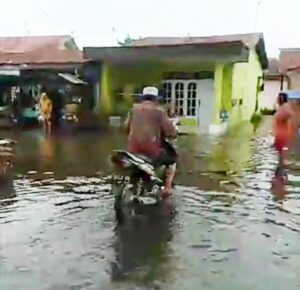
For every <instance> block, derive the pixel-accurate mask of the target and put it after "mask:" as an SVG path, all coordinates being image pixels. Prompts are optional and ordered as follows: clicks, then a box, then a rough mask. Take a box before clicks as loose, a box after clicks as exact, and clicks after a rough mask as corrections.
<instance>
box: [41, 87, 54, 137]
mask: <svg viewBox="0 0 300 290" xmlns="http://www.w3.org/2000/svg"><path fill="white" fill-rule="evenodd" d="M39 110H40V112H41V115H42V118H43V124H44V131H45V133H46V134H50V133H51V116H52V101H51V100H50V98H49V97H48V94H47V93H46V92H43V93H42V94H41V97H40V101H39Z"/></svg>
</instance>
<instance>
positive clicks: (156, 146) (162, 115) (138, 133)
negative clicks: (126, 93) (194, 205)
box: [126, 87, 177, 197]
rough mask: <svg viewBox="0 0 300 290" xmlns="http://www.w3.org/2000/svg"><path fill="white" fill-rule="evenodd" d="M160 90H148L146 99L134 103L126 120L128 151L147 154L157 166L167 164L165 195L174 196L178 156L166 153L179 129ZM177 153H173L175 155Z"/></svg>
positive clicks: (144, 93)
mask: <svg viewBox="0 0 300 290" xmlns="http://www.w3.org/2000/svg"><path fill="white" fill-rule="evenodd" d="M157 98H158V89H157V88H156V87H145V88H144V90H143V100H142V102H141V103H138V104H134V105H133V108H132V109H131V111H130V112H129V114H128V117H127V120H126V127H127V132H128V133H129V136H128V150H129V152H131V153H133V154H143V155H145V156H147V157H149V158H151V159H152V160H154V164H156V165H159V164H165V165H167V166H168V167H167V171H166V180H165V187H164V190H163V192H162V195H163V196H164V197H165V196H168V195H170V194H171V193H172V183H173V179H174V177H175V173H176V163H177V154H174V152H166V151H167V150H166V149H165V148H164V146H163V141H164V140H165V139H175V138H176V137H177V132H176V128H175V127H174V125H173V123H172V122H171V121H170V119H169V118H168V116H167V114H166V112H165V111H164V110H163V108H161V107H160V106H159V104H158V100H157ZM172 153H173V154H172Z"/></svg>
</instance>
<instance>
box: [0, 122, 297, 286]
mask: <svg viewBox="0 0 300 290" xmlns="http://www.w3.org/2000/svg"><path fill="white" fill-rule="evenodd" d="M269 129H270V120H267V121H266V122H265V123H264V124H263V126H262V128H260V130H259V131H258V132H257V133H256V134H255V135H253V134H249V133H248V132H246V131H241V132H240V133H236V134H235V135H234V136H233V135H229V136H224V137H219V138H209V137H204V136H203V137H192V136H190V137H186V136H185V137H184V136H183V137H180V138H179V140H178V147H179V152H180V165H179V173H178V177H177V181H176V182H177V184H178V185H177V187H176V189H175V191H174V196H173V197H172V198H171V199H170V200H168V201H166V202H164V203H163V204H162V205H161V207H160V208H158V209H156V211H155V212H153V213H152V214H151V215H147V216H143V217H141V218H140V219H138V220H129V221H127V222H126V223H124V224H122V225H120V226H117V224H116V221H115V218H114V211H113V197H112V196H111V195H110V194H109V189H110V186H109V184H107V178H106V177H107V176H108V175H109V173H110V168H109V163H108V155H109V153H110V152H111V150H112V149H115V148H123V147H124V146H125V141H126V139H125V137H124V136H122V135H121V134H117V133H115V134H111V135H110V136H107V135H103V134H100V133H97V134H95V133H93V134H92V133H86V134H77V135H60V136H57V137H52V138H45V137H44V136H43V134H42V132H40V131H27V132H21V133H9V132H1V137H3V136H5V137H7V136H8V135H10V136H11V137H13V138H15V139H17V140H18V142H19V143H18V145H17V147H16V154H17V157H16V161H15V167H14V175H15V177H14V180H13V183H12V184H11V186H9V185H8V186H7V188H5V189H2V193H1V197H0V198H1V199H0V289H1V290H2V289H3V290H19V289H21V290H23V289H24V290H27V289H28V290H30V289H39V290H44V289H45V290H46V289H47V290H50V289H53V290H60V289H61V290H66V289H73V290H75V289H76V290H77V289H86V290H91V289H95V290H96V289H97V290H102V289H103V290H110V289H121V290H125V289H130V290H131V289H164V290H168V289H170V290H177V289H178V290H181V289H188V290H194V289H195V290H196V289H203V290H205V289H207V290H235V289H240V290H248V289H249V290H250V289H251V290H253V289H255V290H283V289H286V290H294V289H295V290H296V289H300V277H299V274H298V273H299V269H300V262H299V260H300V246H299V241H300V163H299V160H297V158H296V157H295V156H293V155H291V156H290V158H289V162H288V172H287V173H288V178H289V181H288V184H287V186H286V188H285V189H284V190H283V189H281V190H278V189H276V188H275V189H271V179H272V177H273V175H274V170H275V167H276V163H277V158H276V154H275V152H274V150H273V149H272V148H271V142H272V139H271V137H270V133H269Z"/></svg>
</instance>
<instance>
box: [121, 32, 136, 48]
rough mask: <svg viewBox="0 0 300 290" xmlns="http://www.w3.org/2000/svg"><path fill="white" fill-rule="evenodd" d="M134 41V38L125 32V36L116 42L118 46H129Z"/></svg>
mask: <svg viewBox="0 0 300 290" xmlns="http://www.w3.org/2000/svg"><path fill="white" fill-rule="evenodd" d="M134 41H135V39H133V38H131V37H130V36H129V34H127V36H126V38H125V39H124V40H123V41H118V44H119V45H120V46H130V45H131V44H132V43H133V42H134Z"/></svg>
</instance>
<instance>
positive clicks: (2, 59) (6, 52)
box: [0, 36, 83, 65]
mask: <svg viewBox="0 0 300 290" xmlns="http://www.w3.org/2000/svg"><path fill="white" fill-rule="evenodd" d="M82 60H83V57H82V53H81V51H80V50H79V49H78V47H77V46H76V43H75V41H74V40H73V38H72V37H71V36H28V37H0V65H7V64H9V65H20V64H45V63H48V64H53V63H57V64H61V63H78V62H81V61H82Z"/></svg>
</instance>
